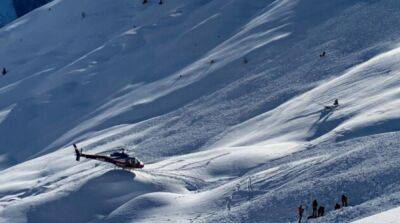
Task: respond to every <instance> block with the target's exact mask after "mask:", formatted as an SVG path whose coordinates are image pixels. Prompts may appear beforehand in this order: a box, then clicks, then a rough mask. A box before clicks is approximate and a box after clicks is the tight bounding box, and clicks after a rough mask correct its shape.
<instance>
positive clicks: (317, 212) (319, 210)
mask: <svg viewBox="0 0 400 223" xmlns="http://www.w3.org/2000/svg"><path fill="white" fill-rule="evenodd" d="M341 201H342V206H340V204H339V203H336V204H335V206H334V210H339V209H340V208H343V207H347V206H348V198H347V196H346V195H344V194H343V195H342V197H341ZM311 206H312V214H311V215H310V216H308V218H307V219H312V218H319V217H323V216H324V215H325V207H324V206H322V205H320V206H319V207H318V201H317V200H316V199H315V200H313V202H312V204H311ZM304 210H305V208H304V207H303V205H300V206H299V207H298V208H297V214H298V216H299V223H301V220H302V219H303V214H304Z"/></svg>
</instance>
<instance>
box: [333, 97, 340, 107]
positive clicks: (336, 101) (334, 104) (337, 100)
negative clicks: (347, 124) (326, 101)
mask: <svg viewBox="0 0 400 223" xmlns="http://www.w3.org/2000/svg"><path fill="white" fill-rule="evenodd" d="M333 106H335V107H337V106H339V99H335V101H334V102H333Z"/></svg>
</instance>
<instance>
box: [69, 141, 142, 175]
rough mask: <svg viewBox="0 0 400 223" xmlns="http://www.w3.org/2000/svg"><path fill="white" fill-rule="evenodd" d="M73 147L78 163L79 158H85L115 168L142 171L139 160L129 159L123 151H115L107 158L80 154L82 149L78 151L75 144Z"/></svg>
mask: <svg viewBox="0 0 400 223" xmlns="http://www.w3.org/2000/svg"><path fill="white" fill-rule="evenodd" d="M73 146H74V150H75V157H76V161H79V160H80V158H81V157H85V158H86V159H94V160H98V161H102V162H107V163H112V164H114V165H115V166H117V167H121V168H122V169H142V168H143V167H144V164H143V163H142V162H141V161H140V160H139V159H137V158H136V157H131V156H129V155H128V154H127V153H125V149H121V150H120V151H115V152H113V153H111V154H110V155H109V156H106V155H98V154H93V155H91V154H85V153H83V152H82V149H80V150H79V149H78V146H77V145H76V144H75V143H74V144H73Z"/></svg>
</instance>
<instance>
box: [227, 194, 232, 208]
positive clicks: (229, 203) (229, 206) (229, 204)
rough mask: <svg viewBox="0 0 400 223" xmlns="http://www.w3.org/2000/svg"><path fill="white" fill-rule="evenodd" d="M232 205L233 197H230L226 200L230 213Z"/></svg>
mask: <svg viewBox="0 0 400 223" xmlns="http://www.w3.org/2000/svg"><path fill="white" fill-rule="evenodd" d="M231 205H232V196H229V197H227V198H226V208H227V209H228V211H230V210H231Z"/></svg>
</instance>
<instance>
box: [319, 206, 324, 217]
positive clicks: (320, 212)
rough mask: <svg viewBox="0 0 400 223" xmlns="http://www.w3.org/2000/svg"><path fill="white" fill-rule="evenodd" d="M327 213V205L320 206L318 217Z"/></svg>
mask: <svg viewBox="0 0 400 223" xmlns="http://www.w3.org/2000/svg"><path fill="white" fill-rule="evenodd" d="M324 214H325V207H324V206H320V207H319V208H318V217H322V216H324Z"/></svg>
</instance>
